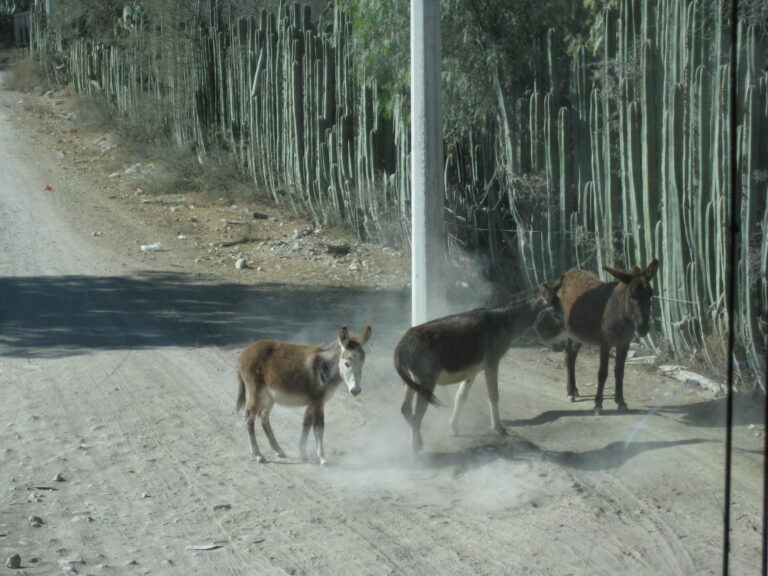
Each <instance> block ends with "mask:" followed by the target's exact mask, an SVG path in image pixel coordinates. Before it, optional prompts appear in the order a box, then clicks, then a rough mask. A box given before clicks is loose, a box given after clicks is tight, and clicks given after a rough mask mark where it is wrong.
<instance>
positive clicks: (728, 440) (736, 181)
mask: <svg viewBox="0 0 768 576" xmlns="http://www.w3.org/2000/svg"><path fill="white" fill-rule="evenodd" d="M737 17H738V0H732V2H731V22H730V24H731V29H730V32H731V47H730V48H731V49H730V52H729V60H730V74H731V77H730V87H731V90H730V94H729V95H728V103H729V104H730V128H731V133H730V135H729V136H730V138H729V140H730V148H731V149H730V154H729V159H728V161H729V164H730V170H731V198H730V210H731V214H730V243H729V246H728V255H727V258H728V280H727V282H728V284H727V294H726V304H725V307H726V310H727V311H728V339H727V342H728V344H727V350H728V358H727V368H726V370H727V389H728V392H727V395H726V407H725V481H724V486H723V491H724V495H723V576H728V574H729V569H730V562H729V560H730V554H731V481H732V476H733V456H732V450H733V376H734V365H733V353H734V328H735V322H734V317H733V312H734V309H735V295H736V240H737V236H738V222H737V220H736V215H737V214H738V211H737V210H738V208H739V202H738V198H739V195H740V193H741V192H740V191H741V177H740V173H739V171H738V158H737V156H736V155H737V152H738V148H737V146H738V142H737V122H738V109H737V104H738V98H737V96H736V95H737V90H738V74H737V70H736V64H737V62H736V49H737V41H738V20H737Z"/></svg>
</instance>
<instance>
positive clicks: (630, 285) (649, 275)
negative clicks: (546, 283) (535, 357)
mask: <svg viewBox="0 0 768 576" xmlns="http://www.w3.org/2000/svg"><path fill="white" fill-rule="evenodd" d="M658 267H659V263H658V261H657V260H655V259H654V260H653V261H652V262H651V263H650V264H649V265H648V267H647V268H646V269H645V270H640V268H638V267H637V266H635V267H634V268H632V270H630V271H629V272H624V271H622V270H617V269H615V268H609V267H605V268H604V270H605V271H606V272H609V273H610V274H611V275H613V276H614V277H615V278H616V279H617V280H618V282H602V281H600V280H599V279H598V278H597V276H595V275H594V274H592V273H590V272H586V271H584V270H578V269H575V268H574V269H572V270H569V271H568V272H566V273H565V274H563V275H562V276H560V278H558V279H557V281H556V282H555V283H554V284H553V285H552V289H553V290H554V293H555V296H556V297H557V299H558V300H559V301H560V305H561V306H562V310H563V318H564V329H565V333H566V335H567V336H568V342H567V344H566V345H565V365H566V368H567V371H568V385H567V394H568V400H570V401H571V402H574V401H575V400H576V397H577V396H578V395H579V391H578V389H577V388H576V356H577V355H578V353H579V349H580V348H581V346H582V344H596V345H598V346H600V368H599V370H598V372H597V394H595V414H599V413H600V412H601V411H602V409H603V388H604V387H605V381H606V379H607V377H608V353H609V351H610V349H611V348H613V347H615V348H616V363H615V366H614V377H615V380H616V396H615V400H616V405H617V406H618V408H619V410H626V409H627V403H626V402H625V401H624V363H625V362H626V360H627V352H628V351H629V343H630V342H631V341H632V338H633V337H634V336H635V334H637V335H638V336H640V337H643V336H645V335H646V334H648V331H649V329H650V320H651V298H652V297H653V288H651V280H652V279H653V277H654V276H655V275H656V271H657V270H658Z"/></svg>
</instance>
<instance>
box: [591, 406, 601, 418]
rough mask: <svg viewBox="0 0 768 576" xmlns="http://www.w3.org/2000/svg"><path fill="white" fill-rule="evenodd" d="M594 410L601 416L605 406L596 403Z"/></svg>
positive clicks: (595, 413)
mask: <svg viewBox="0 0 768 576" xmlns="http://www.w3.org/2000/svg"><path fill="white" fill-rule="evenodd" d="M592 412H593V413H594V415H595V416H600V414H602V413H603V407H602V406H598V405H595V408H594V410H593V411H592Z"/></svg>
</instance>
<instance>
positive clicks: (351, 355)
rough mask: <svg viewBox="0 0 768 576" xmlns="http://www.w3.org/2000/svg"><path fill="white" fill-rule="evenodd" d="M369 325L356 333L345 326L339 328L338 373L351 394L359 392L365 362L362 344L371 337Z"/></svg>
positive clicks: (354, 394)
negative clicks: (356, 334) (339, 351)
mask: <svg viewBox="0 0 768 576" xmlns="http://www.w3.org/2000/svg"><path fill="white" fill-rule="evenodd" d="M371 330H372V328H371V327H370V326H366V327H365V329H364V330H363V331H362V332H361V333H360V334H359V335H358V336H355V335H354V334H352V333H351V332H350V331H349V329H348V328H347V327H346V326H342V327H341V330H339V337H338V339H339V347H340V348H341V353H340V354H339V374H341V377H342V379H343V380H344V382H345V383H346V385H347V388H349V391H350V393H351V394H352V395H353V396H357V395H358V394H360V382H361V381H362V375H363V363H364V362H365V351H364V350H363V344H365V343H366V342H367V341H368V338H370V337H371Z"/></svg>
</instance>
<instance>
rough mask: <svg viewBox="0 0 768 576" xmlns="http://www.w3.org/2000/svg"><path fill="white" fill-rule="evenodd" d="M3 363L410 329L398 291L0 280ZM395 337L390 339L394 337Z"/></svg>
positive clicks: (206, 282)
mask: <svg viewBox="0 0 768 576" xmlns="http://www.w3.org/2000/svg"><path fill="white" fill-rule="evenodd" d="M0 295H2V297H1V298H0V356H4V357H15V356H22V357H57V356H68V355H73V354H82V353H86V352H88V351H90V350H94V349H135V348H158V347H167V346H221V347H229V346H236V347H240V346H242V345H243V344H244V343H246V342H249V341H252V340H258V339H261V338H271V339H281V340H291V341H294V342H305V343H311V344H326V343H328V342H330V341H331V340H332V339H333V338H334V337H335V335H336V332H337V331H338V329H339V327H340V326H341V325H342V324H347V325H349V327H350V328H351V329H352V330H354V331H359V330H361V329H362V328H363V326H364V325H365V324H372V325H373V326H374V334H375V335H377V336H378V339H379V340H380V341H381V339H382V338H385V339H386V338H390V339H393V338H395V337H396V334H397V333H398V330H401V328H402V327H403V326H405V325H407V323H408V318H409V313H410V310H409V309H410V305H409V300H408V298H407V295H406V294H403V293H402V292H395V291H383V290H367V289H355V288H348V287H344V288H339V287H330V286H310V287H308V286H293V285H287V284H272V283H269V284H260V285H255V286H243V285H239V284H222V283H214V282H211V281H210V279H205V278H202V279H201V277H199V276H194V275H185V274H173V273H165V272H163V273H148V274H142V275H139V276H133V277H125V276H105V277H94V276H51V277H48V276H41V277H10V278H0ZM387 335H389V336H387Z"/></svg>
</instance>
